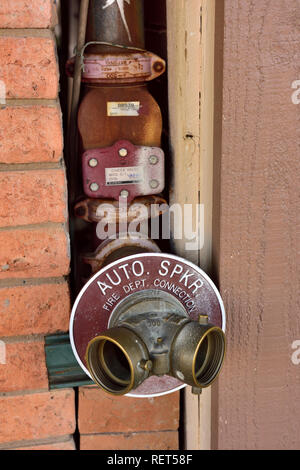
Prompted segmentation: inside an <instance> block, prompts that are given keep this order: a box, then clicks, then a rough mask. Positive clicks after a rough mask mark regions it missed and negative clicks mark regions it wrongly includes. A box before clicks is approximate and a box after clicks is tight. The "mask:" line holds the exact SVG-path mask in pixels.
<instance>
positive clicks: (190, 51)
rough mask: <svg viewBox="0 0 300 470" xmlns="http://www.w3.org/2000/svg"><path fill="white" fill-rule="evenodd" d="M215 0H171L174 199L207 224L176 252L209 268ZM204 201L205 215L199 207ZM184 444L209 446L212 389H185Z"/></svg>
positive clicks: (195, 221) (176, 246)
mask: <svg viewBox="0 0 300 470" xmlns="http://www.w3.org/2000/svg"><path fill="white" fill-rule="evenodd" d="M214 12H215V0H167V13H168V69H169V107H170V137H171V148H172V162H173V171H172V186H171V193H170V201H171V203H172V204H180V205H181V207H182V208H183V207H184V204H192V205H193V217H192V219H193V220H192V222H193V230H196V227H197V224H198V225H199V223H202V224H204V246H203V247H202V249H201V250H200V249H195V250H193V251H190V250H187V245H186V243H187V241H188V240H187V237H183V238H182V239H181V240H174V246H173V248H174V252H175V253H177V254H178V255H181V256H183V257H184V258H186V259H189V260H190V261H192V262H194V263H196V264H197V265H200V266H201V267H202V268H203V269H204V270H205V271H206V272H210V270H211V259H212V201H213V125H214V121H213V112H214V99H213V95H214ZM200 203H201V204H203V205H204V215H203V213H201V216H202V217H203V219H204V220H200V215H199V214H197V212H196V206H197V205H198V204H200ZM184 416H185V446H186V449H189V450H192V449H196V450H198V449H201V450H208V449H210V447H211V393H210V389H207V390H204V391H203V393H202V395H201V397H200V396H195V395H192V394H191V392H190V390H189V389H187V390H186V393H185V407H184Z"/></svg>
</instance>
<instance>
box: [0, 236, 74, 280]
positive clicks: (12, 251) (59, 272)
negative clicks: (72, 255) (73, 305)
mask: <svg viewBox="0 0 300 470" xmlns="http://www.w3.org/2000/svg"><path fill="white" fill-rule="evenodd" d="M68 248H69V246H68V236H67V233H66V231H65V229H64V228H63V227H45V228H33V229H20V230H3V231H0V280H1V279H8V278H14V279H15V278H24V277H25V278H39V277H44V278H45V277H60V276H63V275H66V274H68V272H69V261H70V260H69V253H68V251H69V250H68Z"/></svg>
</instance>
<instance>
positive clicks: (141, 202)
mask: <svg viewBox="0 0 300 470" xmlns="http://www.w3.org/2000/svg"><path fill="white" fill-rule="evenodd" d="M168 208H169V206H168V205H167V201H166V200H165V199H163V198H162V197H160V196H141V197H137V198H135V199H133V201H131V203H130V204H128V205H127V203H126V202H125V213H124V205H123V206H120V205H119V201H116V200H112V199H84V200H82V201H80V202H78V203H77V204H76V206H75V215H76V217H79V218H81V219H83V220H85V221H86V222H96V223H97V222H101V221H102V220H103V219H104V218H105V220H106V222H107V223H111V224H114V223H116V224H119V223H123V222H124V219H126V223H128V224H130V223H131V222H133V221H136V220H137V219H138V220H140V221H144V220H147V219H150V218H151V219H153V218H155V217H159V216H160V215H162V214H164V213H165V212H166V211H167V210H168Z"/></svg>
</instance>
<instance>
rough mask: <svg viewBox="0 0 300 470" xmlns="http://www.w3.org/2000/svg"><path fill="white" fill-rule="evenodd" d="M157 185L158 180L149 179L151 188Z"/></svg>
mask: <svg viewBox="0 0 300 470" xmlns="http://www.w3.org/2000/svg"><path fill="white" fill-rule="evenodd" d="M158 186H159V182H158V181H157V180H151V181H150V187H151V188H152V189H156V188H158Z"/></svg>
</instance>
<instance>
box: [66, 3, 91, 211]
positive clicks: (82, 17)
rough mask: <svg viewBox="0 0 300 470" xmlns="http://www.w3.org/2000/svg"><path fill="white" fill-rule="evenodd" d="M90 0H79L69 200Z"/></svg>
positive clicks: (71, 192)
mask: <svg viewBox="0 0 300 470" xmlns="http://www.w3.org/2000/svg"><path fill="white" fill-rule="evenodd" d="M89 3H90V0H81V2H80V12H79V25H78V39H77V54H76V59H75V68H74V78H73V88H72V101H71V110H70V116H69V125H68V129H69V132H68V142H67V145H68V148H67V155H68V161H69V173H70V181H71V185H70V194H69V197H70V200H71V202H72V201H73V200H74V199H75V187H76V185H75V184H73V183H74V177H73V176H75V177H76V173H77V158H76V155H77V153H78V148H77V112H78V105H79V99H80V89H81V74H82V64H81V57H80V53H81V50H82V49H83V47H84V44H85V36H86V27H87V19H88V10H89Z"/></svg>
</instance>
